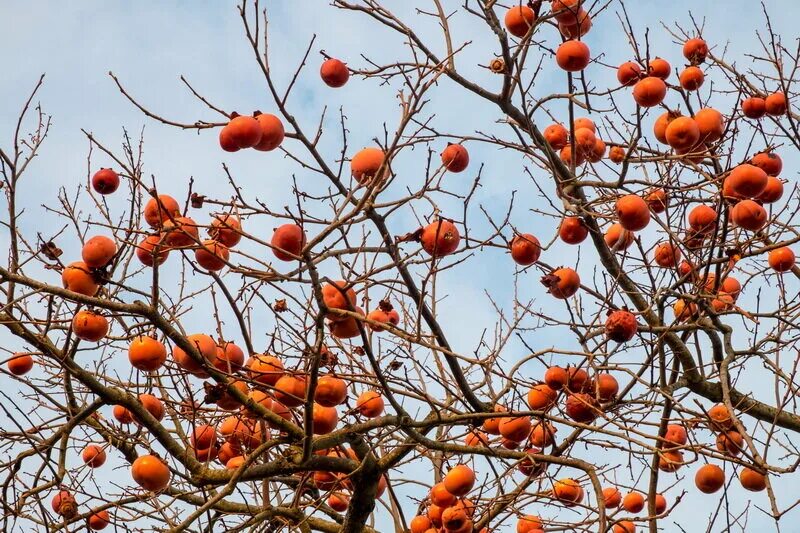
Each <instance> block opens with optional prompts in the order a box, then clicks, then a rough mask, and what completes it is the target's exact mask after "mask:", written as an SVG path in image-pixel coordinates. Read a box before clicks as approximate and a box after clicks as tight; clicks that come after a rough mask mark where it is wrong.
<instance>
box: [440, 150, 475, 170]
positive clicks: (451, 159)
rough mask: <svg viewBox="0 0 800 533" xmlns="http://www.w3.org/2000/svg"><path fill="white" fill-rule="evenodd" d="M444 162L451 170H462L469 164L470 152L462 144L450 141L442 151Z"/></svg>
mask: <svg viewBox="0 0 800 533" xmlns="http://www.w3.org/2000/svg"><path fill="white" fill-rule="evenodd" d="M442 164H443V165H444V167H445V168H446V169H447V170H449V171H450V172H462V171H463V170H465V169H466V168H467V166H468V165H469V152H467V149H466V148H464V147H463V146H462V145H460V144H452V143H448V144H447V148H445V149H444V151H443V152H442Z"/></svg>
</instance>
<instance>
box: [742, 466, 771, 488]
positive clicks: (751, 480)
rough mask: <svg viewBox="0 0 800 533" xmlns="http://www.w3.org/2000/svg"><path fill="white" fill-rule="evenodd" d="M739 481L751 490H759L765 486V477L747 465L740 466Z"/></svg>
mask: <svg viewBox="0 0 800 533" xmlns="http://www.w3.org/2000/svg"><path fill="white" fill-rule="evenodd" d="M739 482H740V483H741V484H742V487H744V488H745V489H747V490H749V491H751V492H761V491H762V490H764V489H766V488H767V477H766V476H765V475H764V474H762V473H760V472H757V471H755V470H753V469H752V468H748V467H744V468H742V470H741V472H739Z"/></svg>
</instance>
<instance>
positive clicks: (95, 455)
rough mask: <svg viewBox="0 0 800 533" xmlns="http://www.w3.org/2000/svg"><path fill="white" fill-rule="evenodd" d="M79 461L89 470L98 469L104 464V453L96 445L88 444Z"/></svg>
mask: <svg viewBox="0 0 800 533" xmlns="http://www.w3.org/2000/svg"><path fill="white" fill-rule="evenodd" d="M81 459H83V463H84V464H85V465H87V466H89V467H90V468H99V467H101V466H103V464H105V462H106V451H105V450H104V449H103V448H102V447H101V446H98V445H97V444H89V445H88V446H86V447H85V448H84V449H83V452H81Z"/></svg>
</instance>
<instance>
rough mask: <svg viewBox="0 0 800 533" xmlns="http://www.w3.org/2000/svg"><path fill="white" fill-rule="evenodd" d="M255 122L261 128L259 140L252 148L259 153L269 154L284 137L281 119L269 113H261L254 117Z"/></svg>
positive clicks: (284, 132)
mask: <svg viewBox="0 0 800 533" xmlns="http://www.w3.org/2000/svg"><path fill="white" fill-rule="evenodd" d="M256 122H258V126H259V128H261V140H260V141H259V142H258V144H256V145H255V146H253V148H255V149H256V150H258V151H260V152H270V151H272V150H274V149H275V148H277V147H278V146H280V145H281V143H282V142H283V138H284V137H285V136H286V131H285V130H284V128H283V122H281V119H279V118H278V117H276V116H275V115H271V114H269V113H261V114H260V115H258V116H256Z"/></svg>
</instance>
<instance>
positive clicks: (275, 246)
mask: <svg viewBox="0 0 800 533" xmlns="http://www.w3.org/2000/svg"><path fill="white" fill-rule="evenodd" d="M270 244H271V245H272V253H273V254H275V257H277V258H278V259H279V260H281V261H296V260H297V256H299V255H300V252H301V251H302V250H303V247H304V246H305V245H306V236H305V233H304V232H303V228H301V227H300V226H298V225H297V224H283V225H282V226H280V227H278V228H277V229H276V230H275V232H274V233H273V234H272V241H271V242H270Z"/></svg>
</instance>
